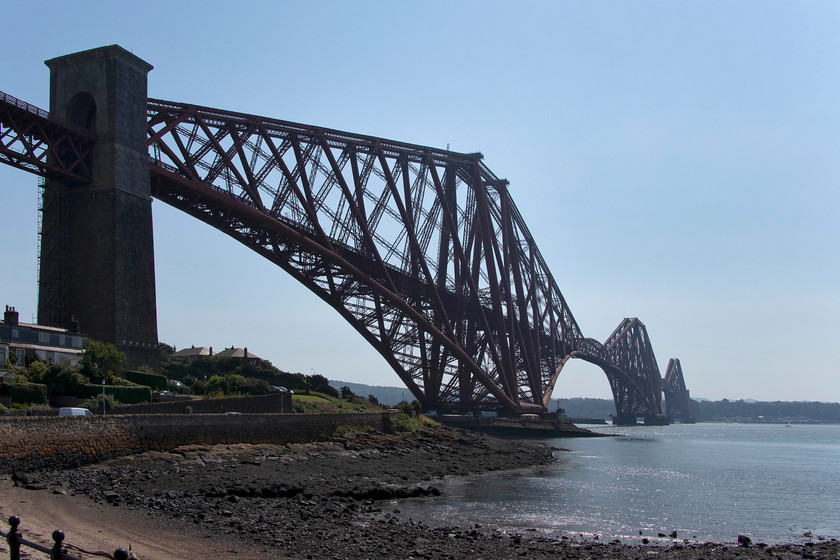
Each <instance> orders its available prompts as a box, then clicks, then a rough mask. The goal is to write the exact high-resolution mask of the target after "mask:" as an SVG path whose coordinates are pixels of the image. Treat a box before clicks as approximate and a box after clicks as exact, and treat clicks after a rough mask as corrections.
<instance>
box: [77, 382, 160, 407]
mask: <svg viewBox="0 0 840 560" xmlns="http://www.w3.org/2000/svg"><path fill="white" fill-rule="evenodd" d="M101 394H102V385H94V384H93V383H90V384H86V385H84V390H83V391H81V394H80V395H78V396H79V397H82V398H90V397H95V396H97V395H101ZM105 394H106V395H111V396H112V397H114V400H115V401H117V402H119V403H121V404H139V403H143V402H149V403H150V402H152V389H151V388H150V387H125V386H121V385H105Z"/></svg>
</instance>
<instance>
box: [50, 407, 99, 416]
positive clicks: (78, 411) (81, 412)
mask: <svg viewBox="0 0 840 560" xmlns="http://www.w3.org/2000/svg"><path fill="white" fill-rule="evenodd" d="M58 415H59V416H93V412H91V411H90V410H88V409H86V408H76V407H73V406H62V407H61V408H59V409H58Z"/></svg>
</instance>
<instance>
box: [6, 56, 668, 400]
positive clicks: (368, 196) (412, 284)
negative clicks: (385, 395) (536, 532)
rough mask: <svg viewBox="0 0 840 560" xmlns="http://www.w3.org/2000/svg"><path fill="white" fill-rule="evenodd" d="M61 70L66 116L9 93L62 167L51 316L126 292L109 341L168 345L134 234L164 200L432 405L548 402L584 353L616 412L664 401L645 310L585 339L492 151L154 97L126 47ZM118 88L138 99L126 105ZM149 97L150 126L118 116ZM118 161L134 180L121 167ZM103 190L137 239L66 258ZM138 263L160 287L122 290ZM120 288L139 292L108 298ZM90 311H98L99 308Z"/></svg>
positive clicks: (34, 137) (18, 161)
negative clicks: (116, 76)
mask: <svg viewBox="0 0 840 560" xmlns="http://www.w3.org/2000/svg"><path fill="white" fill-rule="evenodd" d="M108 61H110V62H108ZM114 61H116V62H114ZM106 63H108V64H117V65H121V66H120V68H123V69H124V71H125V72H126V75H131V76H133V78H132V79H131V80H127V79H123V80H122V81H120V82H119V83H117V82H107V83H104V84H97V85H96V87H92V88H91V87H90V86H89V85H88V84H89V83H91V82H90V80H95V79H99V78H98V77H97V78H94V77H96V76H100V75H101V76H104V77H105V79H106V80H107V79H111V78H109V77H108V76H109V74H108V73H103V72H100V70H99V66H97V65H104V64H106ZM48 65H49V66H50V69H51V70H52V72H53V79H54V80H55V76H56V75H58V74H61V75H62V76H64V77H63V78H62V79H61V80H59V81H56V84H58V85H57V86H56V87H58V88H59V89H58V90H56V92H57V93H56V95H54V96H52V98H53V100H55V99H59V98H60V99H62V100H64V101H58V102H57V105H58V108H59V110H58V111H57V114H58V115H59V116H61V118H62V119H64V120H63V121H59V120H58V119H57V118H56V116H53V115H49V114H47V113H45V112H43V111H40V110H37V108H34V107H32V106H30V105H28V104H25V103H23V102H20V101H18V100H15V99H14V98H11V97H9V96H4V97H2V98H0V162H2V163H7V164H9V165H13V166H16V167H19V168H22V169H26V170H28V171H30V172H33V173H36V174H39V175H42V176H47V177H49V180H48V182H47V185H46V187H45V194H44V200H45V203H44V214H45V219H44V223H45V226H44V227H45V228H47V227H48V226H47V225H46V224H50V225H49V228H52V229H50V230H49V232H46V233H49V235H46V233H45V235H44V238H45V239H47V240H48V241H49V243H46V245H45V246H43V247H42V255H41V259H42V263H46V268H43V267H42V273H41V292H43V293H42V294H41V301H40V302H39V320H40V319H41V318H42V317H41V315H42V314H43V315H44V316H47V317H48V322H52V323H55V324H61V323H62V322H66V321H67V320H68V319H69V316H70V314H73V313H74V311H75V314H77V315H78V314H79V313H84V312H86V311H87V310H88V308H89V307H90V308H102V307H103V306H105V307H108V306H111V307H113V309H111V311H109V312H108V313H106V315H107V316H108V317H109V321H111V322H110V323H108V324H107V325H104V326H101V328H100V326H96V329H98V330H97V332H90V331H89V333H90V334H91V335H92V336H93V337H94V338H99V339H102V340H106V341H111V342H115V343H117V344H118V345H119V344H123V345H124V346H126V345H127V346H128V347H129V348H128V349H129V350H130V349H131V348H132V345H131V344H129V343H128V342H126V340H125V339H124V337H125V336H130V335H126V334H125V333H126V332H132V331H133V330H136V329H138V328H141V327H143V325H145V331H144V332H145V334H144V335H143V336H144V337H145V338H142V339H141V340H145V342H140V343H138V344H136V345H135V346H137V347H147V346H150V342H155V343H156V342H157V335H156V320H155V319H154V312H153V307H154V278H153V273H152V276H151V279H149V276H148V274H149V272H148V271H149V270H152V271H153V263H152V264H151V266H149V265H145V266H138V264H137V263H139V262H142V261H143V260H144V259H147V258H148V257H147V256H143V255H146V253H143V251H151V249H150V248H147V247H146V246H147V245H150V243H148V242H147V241H143V240H139V239H140V238H139V237H138V238H137V239H132V238H131V237H130V236H131V232H132V231H134V232H135V233H136V235H138V236H140V235H146V236H147V237H144V238H143V239H150V238H151V237H150V236H151V232H150V231H149V232H148V233H144V232H143V231H142V230H143V227H145V226H143V225H142V224H143V223H145V221H148V222H149V225H148V227H151V224H150V221H151V220H150V216H151V214H150V207H149V209H148V210H145V209H143V207H142V205H143V204H144V202H143V199H144V197H146V198H148V197H149V195H151V196H154V197H155V198H157V199H159V200H162V201H164V202H166V203H168V204H170V205H172V206H174V207H176V208H179V209H181V210H183V211H184V212H186V213H188V214H190V215H192V216H194V217H196V218H198V219H200V220H202V221H204V222H206V223H208V224H210V225H212V226H213V227H215V228H217V229H219V230H220V231H223V232H225V233H227V234H228V235H230V236H231V237H233V238H234V239H237V240H238V241H240V242H241V243H242V244H244V245H246V246H247V247H249V248H251V249H252V250H254V251H256V252H257V253H259V254H260V255H262V256H264V257H265V258H267V259H269V260H271V261H272V262H274V263H275V264H277V265H278V266H280V267H281V268H283V270H285V271H286V272H288V273H289V274H290V275H292V276H293V277H294V278H295V279H297V280H298V281H299V282H301V283H302V284H303V285H305V286H306V287H307V288H309V289H310V290H311V291H312V292H313V293H315V294H316V295H317V296H318V297H319V298H321V299H322V300H323V301H324V302H326V303H327V304H328V305H330V306H331V307H333V308H334V309H335V310H336V311H338V313H339V314H340V315H341V316H342V317H344V319H345V320H346V321H348V322H349V323H350V324H351V325H352V326H353V327H354V328H355V329H356V330H357V331H358V332H359V333H360V334H361V335H362V336H363V337H364V338H365V339H366V340H367V341H368V342H369V343H370V344H371V345H372V346H373V347H374V348H375V349H376V350H377V351H378V352H379V353H380V354H381V355H382V356H383V357H384V358H385V360H387V362H388V363H389V364H390V365H391V367H392V368H393V369H394V370H395V371H396V372H397V374H398V375H399V376H400V378H401V379H402V381H403V382H404V383H405V384H406V386H407V387H408V388H409V389H410V390H411V392H412V394H413V395H414V396H415V397H416V398H417V399H418V400H419V401H420V402H421V404H422V405H423V407H424V408H426V409H444V410H446V409H450V410H473V409H481V408H484V409H487V408H499V407H501V408H504V409H507V410H510V411H540V410H545V409H546V407H547V404H548V400H549V398H550V396H551V393H552V390H553V388H554V386H555V383H556V381H557V378H558V376H559V374H560V371H561V369H562V367H563V364H564V363H565V362H566V361H567V360H568V359H569V358H571V357H578V358H581V359H584V360H587V361H590V362H592V363H595V364H596V365H598V366H599V367H601V368H602V369H603V370H604V371H605V373H606V374H607V377H608V379H609V380H610V385H611V387H612V390H613V394H614V396H615V399H616V409H617V412H618V414H619V416H621V415H623V414H627V415H631V414H633V415H645V416H661V415H662V409H661V399H660V397H659V393H658V391H661V386H660V384H661V380H660V379H659V375H658V369H657V368H656V363H655V358H654V356H653V351H652V348H651V346H650V341H649V340H648V338H647V332H646V330H645V328H644V325H642V324H641V322H639V321H638V320H636V319H625V321H624V322H622V324H621V325H620V326H619V328H617V329H616V331H615V332H614V333H613V334H612V335H611V336H610V338H609V339H608V340H607V342H606V343H605V344H604V345H600V344H599V343H597V341H594V340H592V339H586V338H584V336H583V334H582V333H581V330H580V327H579V326H578V325H577V322H576V321H575V319H574V317H573V316H572V313H571V310H570V309H569V307H568V305H567V303H566V301H565V299H564V297H563V295H562V293H561V292H560V289H559V287H558V285H557V283H556V282H555V280H554V277H553V276H552V274H551V271H550V270H549V269H548V266H547V265H546V263H545V261H544V259H543V257H542V255H541V254H540V252H539V249H538V248H537V246H536V243H535V242H534V240H533V238H532V236H531V234H530V232H529V230H528V228H527V226H526V224H525V221H524V220H523V218H522V216H521V215H520V213H519V211H518V209H517V208H516V205H515V204H514V202H513V199H512V198H511V196H510V193H509V190H508V182H507V181H506V180H504V179H500V178H498V177H497V176H496V175H495V174H493V172H492V171H490V169H489V168H488V167H487V166H486V165H485V164H484V162H483V160H482V156H481V154H462V153H455V152H450V151H446V150H439V149H435V148H431V147H426V146H418V145H414V144H407V143H402V142H395V141H392V140H387V139H383V138H376V137H372V136H364V135H359V134H353V133H348V132H342V131H337V130H330V129H325V128H321V127H314V126H309V125H302V124H298V123H291V122H287V121H280V120H276V119H269V118H264V117H257V116H253V115H247V114H241V113H234V112H230V111H224V110H220V109H212V108H207V107H200V106H196V105H190V104H184V103H175V102H171V101H162V100H155V99H146V98H145V73H146V72H148V71H149V70H150V69H151V66H149V65H148V64H146V63H145V62H143V61H141V60H140V59H138V58H136V57H134V56H133V55H131V54H130V53H127V52H126V51H124V50H123V49H121V48H120V47H117V46H112V47H103V48H102V49H94V50H93V51H87V52H85V53H77V54H75V55H68V56H66V57H61V58H59V59H54V60H52V61H48ZM86 73H87V74H86ZM83 75H84V76H87V78H86V79H82V78H81V77H80V76H83ZM85 80H87V81H85ZM139 84H142V92H141V91H140V85H139ZM126 87H128V88H129V89H130V91H128V92H124V91H122V90H121V89H120V88H126ZM74 88H75V89H74ZM131 88H135V89H131ZM115 90H118V91H119V92H120V95H113V93H114V91H115ZM138 100H139V101H138ZM118 102H119V103H126V104H129V105H131V110H121V111H117V110H115V108H114V106H113V104H114V103H118ZM142 108H145V117H144V118H143V119H141V120H140V121H139V122H134V121H131V122H128V121H126V122H123V120H122V119H130V118H132V117H130V116H131V115H133V114H134V113H135V112H139V111H138V109H142ZM54 110H55V108H54ZM65 122H70V123H72V124H63V123H65ZM138 130H140V131H145V142H144V140H143V139H142V138H141V137H140V136H137V135H135V136H126V137H125V138H123V139H120V138H116V137H118V136H119V135H120V134H129V133H131V134H134V133H135V132H136V131H138ZM115 138H116V140H115ZM115 143H119V146H117V147H116V148H115ZM125 146H130V147H131V149H132V150H135V151H136V153H132V156H131V159H130V161H129V163H126V162H120V164H119V165H117V164H116V163H115V161H113V158H114V157H115V156H114V155H113V154H114V153H117V154H122V153H123V152H122V151H121V150H123V148H124V147H125ZM144 152H147V154H146V153H144ZM146 155H147V156H148V158H149V159H148V169H149V175H148V177H145V178H142V177H140V178H138V177H137V174H136V173H134V177H135V179H136V180H137V184H127V185H124V184H120V185H116V186H115V183H113V181H117V182H119V181H130V176H131V175H130V173H129V176H128V178H126V176H125V175H120V173H125V171H126V170H127V171H129V172H131V171H132V170H135V171H136V169H140V168H141V167H142V165H145V164H142V165H141V162H142V161H143V160H144V158H145V157H146ZM120 157H122V156H120ZM109 158H111V159H109ZM103 165H104V166H105V167H104V168H105V169H106V170H107V173H103V172H102V169H103ZM97 166H99V167H97ZM109 166H110V167H109ZM98 170H99V171H98ZM114 170H116V171H114ZM114 174H116V175H115V176H118V177H121V178H118V179H113V180H112V179H111V177H112V175H114ZM103 177H105V179H103ZM140 179H144V180H145V181H146V182H145V184H144V183H143V181H142V180H140ZM108 181H112V182H111V183H110V184H109V183H108ZM91 185H94V186H95V188H90V187H91ZM109 185H110V186H109ZM108 189H111V190H110V191H109V190H108ZM104 192H115V193H116V194H114V195H108V196H114V197H115V198H113V200H114V201H115V202H114V204H115V208H117V209H116V210H112V211H113V212H115V215H117V216H120V217H119V218H113V219H111V218H108V217H107V216H104V217H103V216H102V214H101V210H97V212H99V213H94V214H91V216H92V218H91V219H95V220H105V221H106V222H108V224H109V225H108V227H109V228H112V230H113V231H114V233H112V234H109V235H114V238H115V239H120V240H121V241H119V243H120V244H121V245H120V247H123V248H125V250H121V251H117V254H116V257H115V256H114V255H113V254H111V256H110V257H109V256H108V255H109V253H108V251H111V253H113V248H112V246H107V245H108V244H107V243H105V244H102V247H101V248H95V247H91V248H90V250H87V248H86V251H85V252H83V253H80V254H79V255H76V256H74V258H68V257H67V255H66V254H63V253H62V251H65V250H67V249H66V247H68V246H69V247H71V249H72V248H73V247H76V246H78V245H79V243H76V242H68V241H67V239H68V238H69V236H70V235H71V234H73V233H72V230H68V229H62V228H71V227H93V226H89V225H87V222H89V221H90V220H84V219H82V220H76V222H75V223H76V225H74V226H71V225H69V221H68V220H67V216H82V215H84V214H83V213H84V212H91V209H92V208H93V206H91V204H94V203H95V204H98V205H100V206H96V208H97V209H100V208H104V207H102V206H101V205H102V201H103V200H109V199H108V198H107V197H103V196H102V193H104ZM97 193H99V194H98V198H97ZM71 195H72V196H71ZM79 200H83V201H86V202H84V204H87V206H80V204H81V203H80V202H79ZM74 204H75V205H77V206H78V208H76V207H75V206H74V207H73V208H74V209H73V210H72V211H71V210H69V206H68V205H74ZM146 213H148V218H146V217H145V216H146ZM138 216H139V217H138ZM109 220H110V221H109ZM96 227H99V225H97V226H96ZM100 229H101V228H100ZM96 231H97V232H98V233H97V234H98V235H99V234H101V231H100V230H96ZM88 233H90V232H88ZM73 235H76V234H73ZM86 235H87V234H86ZM83 238H84V236H83ZM97 239H98V238H97ZM115 243H116V242H115ZM126 243H127V245H124V244H126ZM44 247H47V248H49V249H50V252H49V254H47V253H45V252H44V251H45V249H44ZM62 247H64V248H65V249H62ZM97 251H100V252H99V253H97ZM141 253H142V255H141ZM148 254H149V255H150V253H148ZM138 255H141V256H142V258H140V257H138ZM109 258H111V259H113V258H117V259H123V260H121V261H119V264H117V265H114V266H113V267H112V268H113V270H114V271H115V272H114V273H113V274H112V275H111V277H109V278H110V279H109V282H110V281H112V282H113V286H116V290H114V289H105V288H103V289H91V287H90V286H87V285H86V284H85V283H84V278H82V277H81V276H80V275H79V274H78V273H77V272H74V270H75V269H72V270H71V269H68V267H86V266H88V264H86V262H88V261H87V260H85V259H104V261H102V262H105V263H106V264H107V262H108V260H107V259H109ZM68 263H69V264H68ZM132 267H135V268H132ZM45 270H47V272H45ZM62 275H64V276H62ZM139 276H143V277H144V278H143V280H142V281H143V282H146V286H147V288H146V289H145V290H133V289H125V286H124V283H126V282H131V281H133V280H135V279H136V277H139ZM68 278H69V280H67V279H68ZM48 279H49V282H47V280H48ZM137 281H139V280H137ZM149 282H151V284H149ZM148 286H151V288H150V289H151V302H152V304H151V305H152V313H151V314H149V313H146V314H145V315H142V314H140V315H142V316H141V319H140V320H139V322H140V323H142V325H140V326H137V325H129V324H127V323H124V321H125V318H126V317H135V316H136V315H137V312H138V311H148V310H147V309H146V308H147V307H148V301H149V300H148V292H149V288H148ZM106 287H107V286H106ZM113 293H118V294H124V296H119V295H118V296H117V297H116V300H115V301H106V302H104V303H103V301H100V300H97V299H96V298H97V297H99V298H101V297H103V295H107V294H113ZM137 294H140V295H139V296H138V295H137ZM144 297H145V298H146V299H143V298H144ZM50 298H51V299H50ZM109 309H110V307H109ZM94 322H95V317H94V316H93V315H91V316H90V318H89V319H88V320H87V323H88V324H91V323H94ZM150 322H151V323H150ZM100 331H101V332H100ZM114 333H117V334H114ZM119 333H123V335H122V336H123V339H122V340H121V338H120V336H121V335H120V334H119ZM654 373H655V379H654Z"/></svg>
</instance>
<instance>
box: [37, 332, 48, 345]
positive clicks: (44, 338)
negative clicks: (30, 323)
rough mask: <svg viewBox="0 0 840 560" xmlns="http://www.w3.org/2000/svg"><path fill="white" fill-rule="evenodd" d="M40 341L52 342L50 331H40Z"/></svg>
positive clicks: (42, 342)
mask: <svg viewBox="0 0 840 560" xmlns="http://www.w3.org/2000/svg"><path fill="white" fill-rule="evenodd" d="M38 342H40V343H41V344H49V343H50V333H48V332H39V333H38Z"/></svg>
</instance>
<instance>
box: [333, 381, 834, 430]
mask: <svg viewBox="0 0 840 560" xmlns="http://www.w3.org/2000/svg"><path fill="white" fill-rule="evenodd" d="M330 385H331V386H333V387H335V388H336V389H339V390H340V389H341V388H342V387H349V388H350V390H351V391H353V393H354V394H356V395H359V396H360V397H367V396H368V395H373V396H374V397H376V399H377V400H378V401H379V402H380V403H381V404H385V405H395V404H398V403H400V402H402V401H403V400H407V401H413V400H414V395H412V394H411V391H409V390H408V389H406V388H404V387H382V386H377V385H365V384H363V383H353V382H350V381H330ZM692 400H693V401H694V402H693V403H692V410H693V411H694V414H695V417H696V419H697V420H698V421H700V422H715V421H718V422H719V421H734V422H788V421H790V422H802V423H806V422H822V423H840V403H820V402H761V401H756V400H754V399H744V400H738V401H730V400H727V399H722V400H720V401H710V400H708V399H692ZM558 406H559V407H560V408H564V409H566V414H568V415H569V416H570V417H572V418H603V419H605V420H609V418H610V416H612V415H614V414H615V404H614V403H613V401H612V399H590V398H574V399H551V401H550V402H549V405H548V409H549V410H551V411H554V410H557V408H558Z"/></svg>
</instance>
